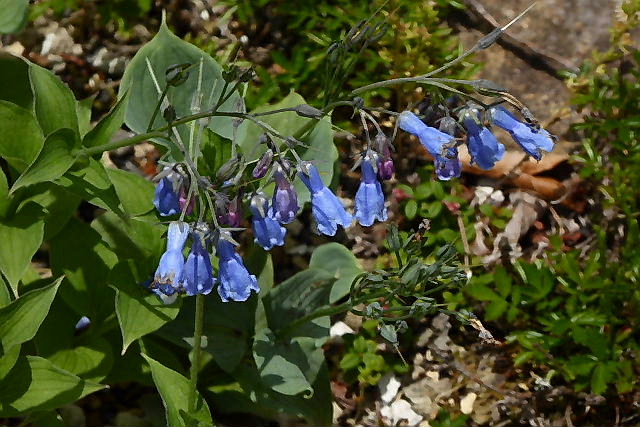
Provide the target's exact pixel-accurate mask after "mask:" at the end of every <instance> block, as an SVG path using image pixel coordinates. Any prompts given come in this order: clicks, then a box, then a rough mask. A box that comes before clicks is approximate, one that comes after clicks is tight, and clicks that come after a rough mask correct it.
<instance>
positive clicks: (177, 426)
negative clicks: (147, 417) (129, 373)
mask: <svg viewBox="0 0 640 427" xmlns="http://www.w3.org/2000/svg"><path fill="white" fill-rule="evenodd" d="M142 356H143V357H144V358H145V359H146V360H147V362H148V363H149V367H151V375H152V376H153V382H154V383H155V384H156V387H157V388H158V392H159V393H160V396H161V397H162V402H163V403H164V407H165V410H166V417H167V425H168V426H172V427H183V426H184V427H186V426H189V427H195V426H206V427H208V426H212V425H213V421H212V419H211V412H210V411H209V405H207V402H206V401H205V400H204V399H203V398H202V396H201V395H200V393H196V394H197V396H196V398H197V402H196V410H195V412H193V413H189V414H188V416H185V414H186V411H187V410H188V407H189V380H188V379H186V378H185V377H183V376H182V375H180V374H179V373H178V372H176V371H174V370H172V369H169V368H167V367H166V366H164V365H162V364H161V363H159V362H157V361H155V360H153V359H152V358H150V357H149V356H147V355H145V354H143V355H142Z"/></svg>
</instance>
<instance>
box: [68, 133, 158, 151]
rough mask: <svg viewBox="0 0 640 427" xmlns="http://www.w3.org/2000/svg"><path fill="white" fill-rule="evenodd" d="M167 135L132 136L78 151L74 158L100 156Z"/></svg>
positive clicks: (147, 134) (142, 134) (145, 134)
mask: <svg viewBox="0 0 640 427" xmlns="http://www.w3.org/2000/svg"><path fill="white" fill-rule="evenodd" d="M166 136H167V135H166V134H164V133H163V132H159V131H153V132H148V133H141V134H140V135H136V136H132V137H131V138H125V139H121V140H119V141H113V142H109V143H107V144H102V145H96V146H95V147H89V148H85V149H82V150H78V151H77V152H76V153H75V154H76V156H93V155H96V154H101V153H103V152H105V151H111V150H116V149H118V148H122V147H127V146H129V145H133V144H137V143H138V142H142V141H146V140H148V139H152V138H162V137H166Z"/></svg>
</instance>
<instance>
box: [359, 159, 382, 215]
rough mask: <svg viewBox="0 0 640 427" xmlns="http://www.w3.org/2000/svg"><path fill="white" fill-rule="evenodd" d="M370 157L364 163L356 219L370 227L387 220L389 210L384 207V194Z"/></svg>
mask: <svg viewBox="0 0 640 427" xmlns="http://www.w3.org/2000/svg"><path fill="white" fill-rule="evenodd" d="M372 161H374V160H373V159H371V158H370V157H369V156H365V158H364V160H363V162H362V166H361V169H362V182H361V183H360V187H359V188H358V192H357V193H356V210H355V217H356V219H357V220H358V222H359V223H360V224H361V225H364V226H365V227H369V226H371V225H373V223H374V221H375V220H376V219H377V220H378V221H386V220H387V208H386V207H385V206H384V193H383V192H382V186H381V185H380V181H378V177H377V176H376V171H375V170H374V169H373V166H372V164H371V162H372Z"/></svg>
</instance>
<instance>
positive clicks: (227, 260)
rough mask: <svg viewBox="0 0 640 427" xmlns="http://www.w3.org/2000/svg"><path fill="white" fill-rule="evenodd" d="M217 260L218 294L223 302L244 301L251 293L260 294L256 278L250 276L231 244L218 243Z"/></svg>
mask: <svg viewBox="0 0 640 427" xmlns="http://www.w3.org/2000/svg"><path fill="white" fill-rule="evenodd" d="M218 258H219V259H220V264H219V265H220V274H219V277H220V286H218V294H220V298H221V299H222V301H223V302H229V301H246V300H247V299H249V297H250V296H251V291H255V292H260V287H259V286H258V280H257V279H256V276H254V275H253V274H250V273H249V271H248V270H247V267H245V265H244V263H243V262H242V258H240V255H238V253H237V252H236V248H235V246H233V244H232V243H231V242H228V241H227V240H225V239H223V238H222V237H221V238H220V240H219V241H218Z"/></svg>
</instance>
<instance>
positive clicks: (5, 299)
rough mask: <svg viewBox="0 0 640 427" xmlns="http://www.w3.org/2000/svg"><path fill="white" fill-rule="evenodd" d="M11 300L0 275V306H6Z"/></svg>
mask: <svg viewBox="0 0 640 427" xmlns="http://www.w3.org/2000/svg"><path fill="white" fill-rule="evenodd" d="M10 302H11V292H9V288H8V287H7V284H6V283H5V281H4V279H3V278H2V275H0V308H2V307H6V306H7V305H9V303H10Z"/></svg>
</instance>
